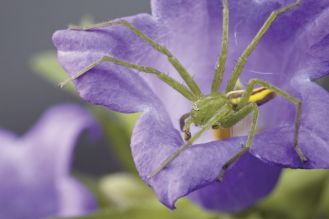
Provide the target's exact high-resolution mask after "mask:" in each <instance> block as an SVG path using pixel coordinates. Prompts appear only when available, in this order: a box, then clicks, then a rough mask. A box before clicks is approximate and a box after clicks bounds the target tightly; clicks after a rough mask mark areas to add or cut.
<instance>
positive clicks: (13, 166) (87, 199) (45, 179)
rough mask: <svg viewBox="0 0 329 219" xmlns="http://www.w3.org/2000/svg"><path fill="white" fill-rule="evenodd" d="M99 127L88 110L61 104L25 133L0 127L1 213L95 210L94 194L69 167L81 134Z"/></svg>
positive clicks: (32, 216)
mask: <svg viewBox="0 0 329 219" xmlns="http://www.w3.org/2000/svg"><path fill="white" fill-rule="evenodd" d="M93 127H94V128H95V121H94V120H93V119H92V117H91V116H90V115H89V114H88V112H87V111H85V110H84V109H82V108H80V107H78V106H75V105H61V106H57V107H54V108H52V109H51V110H49V111H48V112H47V113H46V114H45V115H44V116H43V117H42V118H41V120H40V121H39V122H38V123H37V125H35V126H34V127H33V128H32V129H31V130H30V131H29V132H28V133H26V134H25V135H23V136H22V137H17V136H15V135H14V134H12V133H9V132H7V131H5V130H0V151H1V152H0V178H1V183H0V212H1V213H0V218H1V219H9V218H12V219H19V218H24V219H37V218H46V217H49V216H73V215H80V214H84V213H87V212H90V211H91V210H94V209H95V207H96V203H95V200H94V198H93V197H92V195H91V193H89V192H88V191H87V190H86V188H85V187H84V186H83V185H82V184H81V183H80V182H78V181H77V180H76V179H74V178H73V177H72V176H70V172H69V168H70V163H71V156H72V153H73V149H74V145H75V143H76V140H77V138H78V136H79V134H80V133H81V132H82V131H83V130H84V129H90V128H91V129H92V130H91V131H93V130H94V129H93Z"/></svg>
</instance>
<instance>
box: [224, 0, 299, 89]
mask: <svg viewBox="0 0 329 219" xmlns="http://www.w3.org/2000/svg"><path fill="white" fill-rule="evenodd" d="M301 2H302V0H297V1H295V2H294V3H291V4H289V5H287V6H285V7H282V8H279V9H277V10H275V11H273V12H272V13H271V15H270V16H269V17H268V18H267V20H266V21H265V23H264V24H263V26H262V27H261V28H260V30H259V31H258V33H257V34H256V36H255V37H254V38H253V40H252V41H251V43H250V44H249V45H248V47H247V48H246V49H245V50H244V52H243V53H242V55H241V56H240V58H239V59H238V62H237V64H236V65H235V67H234V70H233V72H232V76H231V78H230V80H229V82H228V84H227V87H226V93H228V92H230V91H232V90H233V89H234V87H235V84H236V82H237V80H238V78H239V77H240V74H241V72H242V70H243V68H244V66H245V65H246V63H247V60H248V58H249V56H250V55H251V54H252V52H253V51H254V50H255V48H256V46H257V45H258V43H259V42H260V40H261V39H262V38H263V36H264V34H265V33H266V32H267V31H268V29H269V28H270V27H271V25H272V24H273V22H274V21H275V20H276V19H277V17H278V16H279V15H280V14H283V13H285V12H286V11H288V10H290V9H292V8H294V7H297V6H299V5H300V4H301Z"/></svg>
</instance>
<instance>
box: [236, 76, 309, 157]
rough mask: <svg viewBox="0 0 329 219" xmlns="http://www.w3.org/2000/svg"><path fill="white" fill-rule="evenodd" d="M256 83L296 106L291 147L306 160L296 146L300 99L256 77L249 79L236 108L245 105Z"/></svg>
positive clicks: (300, 106) (300, 107)
mask: <svg viewBox="0 0 329 219" xmlns="http://www.w3.org/2000/svg"><path fill="white" fill-rule="evenodd" d="M256 84H259V85H261V86H263V87H266V88H268V89H270V90H272V91H273V92H275V93H276V94H277V95H280V96H282V97H284V98H285V99H287V100H288V101H290V102H291V103H293V104H294V105H295V107H296V117H295V131H294V144H293V147H294V149H295V151H296V152H297V154H298V156H299V158H300V160H301V161H302V162H306V161H307V158H306V157H305V156H304V154H303V152H302V150H301V149H300V147H299V146H298V132H299V127H300V119H301V110H302V104H301V101H300V100H299V99H297V98H296V97H294V96H291V95H290V94H288V93H286V92H285V91H283V90H281V89H280V88H278V87H276V86H274V85H272V84H270V83H268V82H266V81H262V80H258V79H253V80H250V82H249V83H248V86H247V89H246V91H245V93H244V95H243V96H242V98H241V101H240V103H239V105H238V108H241V107H243V106H244V105H246V104H247V103H248V100H249V98H250V96H251V94H252V91H253V89H254V87H255V86H256Z"/></svg>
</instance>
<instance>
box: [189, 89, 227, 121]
mask: <svg viewBox="0 0 329 219" xmlns="http://www.w3.org/2000/svg"><path fill="white" fill-rule="evenodd" d="M227 102H228V99H227V98H226V97H225V96H223V95H221V94H219V93H217V94H211V95H208V96H204V97H201V98H200V99H198V100H197V101H195V102H194V103H193V106H192V112H191V117H192V119H193V123H194V124H195V125H196V126H202V125H204V124H206V123H207V122H208V121H209V120H210V119H211V118H212V117H213V116H214V115H215V113H216V112H218V111H219V110H220V109H221V107H222V106H224V105H225V104H226V103H227Z"/></svg>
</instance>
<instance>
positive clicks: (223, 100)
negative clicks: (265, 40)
mask: <svg viewBox="0 0 329 219" xmlns="http://www.w3.org/2000/svg"><path fill="white" fill-rule="evenodd" d="M222 2H223V33H222V50H221V54H220V56H219V59H218V65H217V67H216V70H215V75H214V80H213V82H212V86H211V91H212V92H211V93H210V94H208V95H204V94H203V93H202V92H201V90H200V88H199V86H198V84H197V83H196V82H195V81H194V80H193V78H192V76H191V75H190V74H189V73H188V72H187V71H186V69H185V68H184V67H183V66H182V64H181V63H180V62H179V61H178V60H177V59H176V58H175V57H174V55H173V54H172V53H171V52H170V51H169V50H168V49H167V48H166V47H164V46H162V45H160V44H158V43H156V42H155V41H153V40H152V39H151V38H149V37H148V36H146V35H145V34H144V33H142V32H141V31H140V30H138V29H137V28H136V27H135V26H133V25H132V24H131V23H129V22H128V21H126V20H117V21H109V22H103V23H98V24H95V25H90V26H85V27H78V26H76V27H71V29H74V30H84V31H88V30H91V29H94V28H99V27H106V26H113V25H123V26H125V27H127V28H128V29H130V30H131V31H132V32H134V33H135V34H136V35H137V36H139V37H140V38H141V39H143V40H144V41H145V42H146V43H148V44H150V46H152V47H153V48H154V49H155V50H157V51H158V52H160V53H162V54H163V55H165V56H167V58H168V61H169V62H170V63H171V64H172V66H173V67H174V68H175V69H176V70H177V72H178V73H179V75H180V76H181V77H182V79H183V80H184V82H185V84H186V86H185V85H183V84H181V83H179V82H177V81H176V80H175V79H173V78H171V77H170V76H168V75H167V74H165V73H163V72H161V71H159V70H157V69H155V68H152V67H148V66H141V65H136V64H132V63H128V62H125V61H123V60H120V59H116V58H114V57H110V56H104V57H102V58H101V59H99V60H98V61H96V62H95V63H93V64H91V65H89V66H87V67H85V68H84V69H82V70H81V71H80V72H78V73H76V74H75V75H74V76H73V77H71V78H68V79H67V80H65V81H63V82H62V83H60V87H63V86H64V85H65V84H66V83H68V82H69V81H72V80H75V79H77V78H79V77H80V76H82V75H83V74H85V73H86V72H88V71H89V70H91V69H92V68H94V67H95V66H97V65H98V64H100V63H102V62H112V63H115V64H117V65H121V66H125V67H127V68H131V69H135V70H137V71H139V72H144V73H149V74H154V75H156V76H157V77H158V78H159V79H160V80H162V81H163V82H165V83H166V84H168V85H169V86H171V87H172V88H173V89H175V90H176V91H178V92H179V93H180V94H181V95H183V96H184V97H185V98H186V99H188V100H189V101H191V102H192V103H193V105H192V106H193V107H192V110H191V112H188V113H186V114H184V115H183V116H182V117H181V119H180V125H181V130H182V131H183V133H184V139H185V141H186V142H185V144H184V145H182V146H181V147H180V148H178V149H177V150H176V151H175V152H174V153H173V154H171V155H170V156H169V157H167V158H166V159H165V160H164V161H163V162H162V163H161V164H160V166H159V167H158V168H156V169H155V170H153V171H152V172H151V173H150V174H149V175H148V178H152V177H154V176H155V175H157V174H158V173H159V172H160V171H161V170H162V169H164V168H165V167H167V166H168V165H169V164H170V163H171V162H172V161H173V160H174V159H175V158H176V157H177V156H178V155H179V154H180V153H181V152H182V151H184V150H185V149H186V148H188V147H190V146H191V145H192V144H193V142H195V141H196V140H197V139H198V138H199V137H200V136H201V135H202V134H203V133H204V132H205V131H207V130H208V129H210V128H213V129H225V128H231V127H233V126H234V125H235V124H237V123H238V122H239V121H241V120H242V119H244V118H245V117H246V116H247V115H249V114H250V113H252V123H251V129H250V131H249V134H248V138H247V142H246V144H245V146H244V147H243V148H242V149H241V150H240V151H239V152H238V153H237V154H235V155H234V156H233V157H232V158H231V159H229V160H228V161H227V162H226V163H225V164H224V165H223V167H222V169H221V171H220V173H219V175H218V177H217V178H218V180H220V181H221V180H222V179H223V176H224V173H225V170H226V169H228V168H229V167H230V165H232V164H233V163H234V162H235V161H237V160H238V159H239V158H240V157H241V156H242V155H243V154H244V153H246V152H247V151H248V150H249V149H250V147H251V146H252V142H253V137H254V135H255V132H256V128H257V121H258V114H259V109H258V107H259V106H260V105H261V104H264V103H266V102H268V101H270V100H271V99H273V98H274V96H275V95H280V96H282V97H284V98H285V99H287V100H288V101H290V102H291V103H293V104H294V105H295V107H296V118H295V132H294V139H293V147H294V149H295V151H296V153H297V155H298V156H299V158H300V160H301V162H306V161H307V158H306V157H305V156H304V154H303V152H302V151H301V149H300V148H299V146H298V131H299V126H300V117H301V102H300V100H298V99H297V98H295V97H293V96H291V95H289V94H288V93H286V92H284V91H283V90H281V89H280V88H278V87H275V86H274V85H272V84H270V83H268V82H266V81H262V80H258V79H253V80H251V81H249V83H248V85H247V87H246V89H245V90H236V85H237V82H238V80H239V77H240V74H241V72H242V71H243V69H244V66H245V65H246V63H247V60H248V58H249V56H250V55H251V54H252V52H253V51H254V49H255V48H256V46H257V45H258V43H259V42H260V40H261V39H262V37H263V36H264V34H265V33H266V32H267V31H268V29H269V28H270V26H271V25H272V23H273V22H274V21H275V20H276V18H277V17H278V16H279V15H280V14H283V13H285V12H286V11H288V10H290V9H292V8H295V7H297V6H299V5H300V4H301V2H302V0H297V1H296V2H294V3H291V4H289V5H287V6H285V7H282V8H279V9H277V10H275V11H273V12H272V13H271V15H270V16H269V17H268V19H267V20H266V21H265V23H264V24H263V26H262V27H261V28H260V30H259V31H258V33H257V34H256V35H255V37H254V38H253V39H252V41H251V42H250V44H249V45H248V46H247V48H246V49H245V50H244V52H243V53H242V55H241V56H240V58H239V59H238V61H237V63H236V65H235V67H234V70H233V72H232V75H231V78H230V80H229V81H228V84H227V87H226V92H225V93H220V92H219V87H220V85H221V83H222V79H223V74H224V71H225V63H226V60H227V54H228V40H229V4H228V0H222ZM257 84H258V85H260V87H258V88H255V86H256V85H257ZM192 124H194V125H195V126H198V127H201V128H200V129H199V130H198V131H197V132H196V133H195V134H194V135H193V136H192V135H191V133H190V126H191V125H192Z"/></svg>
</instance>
